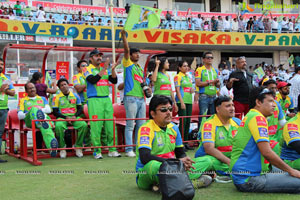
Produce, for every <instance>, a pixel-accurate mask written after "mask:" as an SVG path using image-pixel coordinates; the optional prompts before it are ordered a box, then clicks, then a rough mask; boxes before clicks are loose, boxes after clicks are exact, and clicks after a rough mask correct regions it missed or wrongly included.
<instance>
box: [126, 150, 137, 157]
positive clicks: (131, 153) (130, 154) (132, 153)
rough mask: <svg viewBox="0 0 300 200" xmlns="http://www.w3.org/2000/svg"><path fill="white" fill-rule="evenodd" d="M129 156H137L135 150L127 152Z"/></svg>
mask: <svg viewBox="0 0 300 200" xmlns="http://www.w3.org/2000/svg"><path fill="white" fill-rule="evenodd" d="M125 155H126V156H127V157H135V153H134V152H133V151H129V152H127V153H126V154H125Z"/></svg>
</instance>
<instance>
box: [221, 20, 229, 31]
mask: <svg viewBox="0 0 300 200" xmlns="http://www.w3.org/2000/svg"><path fill="white" fill-rule="evenodd" d="M223 26H224V30H230V22H229V21H227V20H224V21H223Z"/></svg>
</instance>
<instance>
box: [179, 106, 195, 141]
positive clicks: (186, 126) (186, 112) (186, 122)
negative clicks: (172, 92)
mask: <svg viewBox="0 0 300 200" xmlns="http://www.w3.org/2000/svg"><path fill="white" fill-rule="evenodd" d="M177 106H178V116H191V115H192V108H193V104H185V110H182V109H181V104H180V103H177ZM182 122H183V123H182ZM190 124H191V118H190V117H187V118H183V119H182V118H179V131H180V133H181V134H182V130H183V136H184V137H183V139H184V141H187V140H188V136H189V131H190ZM182 127H183V129H182Z"/></svg>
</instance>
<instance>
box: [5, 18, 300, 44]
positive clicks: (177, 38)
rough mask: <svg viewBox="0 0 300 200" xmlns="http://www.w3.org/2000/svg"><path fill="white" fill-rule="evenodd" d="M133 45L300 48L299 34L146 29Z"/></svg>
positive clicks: (106, 37) (69, 31)
mask: <svg viewBox="0 0 300 200" xmlns="http://www.w3.org/2000/svg"><path fill="white" fill-rule="evenodd" d="M121 30H122V29H121V28H116V30H115V37H116V38H115V40H116V41H118V40H119V39H120V37H121V36H120V32H121ZM0 31H2V32H10V33H19V34H37V35H51V36H71V37H73V39H74V40H89V41H97V42H98V41H111V28H110V27H105V26H89V25H73V24H52V23H40V22H28V21H16V20H14V21H12V20H5V19H1V20H0ZM128 41H129V42H133V43H159V44H188V45H234V46H278V47H282V46H291V47H292V46H299V45H300V35H299V34H278V33H277V34H272V33H239V32H213V31H211V32H205V31H183V30H162V29H153V30H143V31H136V32H128Z"/></svg>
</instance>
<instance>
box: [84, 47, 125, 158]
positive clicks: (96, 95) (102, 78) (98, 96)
mask: <svg viewBox="0 0 300 200" xmlns="http://www.w3.org/2000/svg"><path fill="white" fill-rule="evenodd" d="M102 55H103V54H102V53H101V52H100V51H99V50H97V49H95V50H93V51H91V52H90V65H89V66H88V67H85V68H84V69H83V76H84V78H85V79H86V82H87V97H88V112H89V117H90V119H113V112H114V111H113V106H112V102H111V100H110V98H109V86H108V84H109V81H110V82H111V83H113V84H116V83H117V81H118V80H117V75H116V72H115V67H116V65H117V64H116V63H114V64H113V65H112V67H111V71H110V70H108V69H107V68H108V65H109V60H106V62H105V64H104V66H103V67H101V66H100V64H101V61H102ZM103 124H104V128H105V134H106V135H107V142H108V146H113V144H114V140H113V139H114V133H113V130H114V128H113V121H112V120H108V121H104V122H103V121H91V123H90V126H91V142H92V144H93V145H94V146H101V141H100V140H101V131H102V127H103ZM115 130H116V129H115ZM115 140H116V141H117V133H115ZM93 155H94V158H95V159H102V158H103V157H102V154H101V149H100V148H98V149H97V148H95V149H94V154H93ZM108 156H109V157H120V156H121V155H120V154H119V153H118V152H117V150H116V148H115V147H112V148H110V149H109V153H108Z"/></svg>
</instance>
